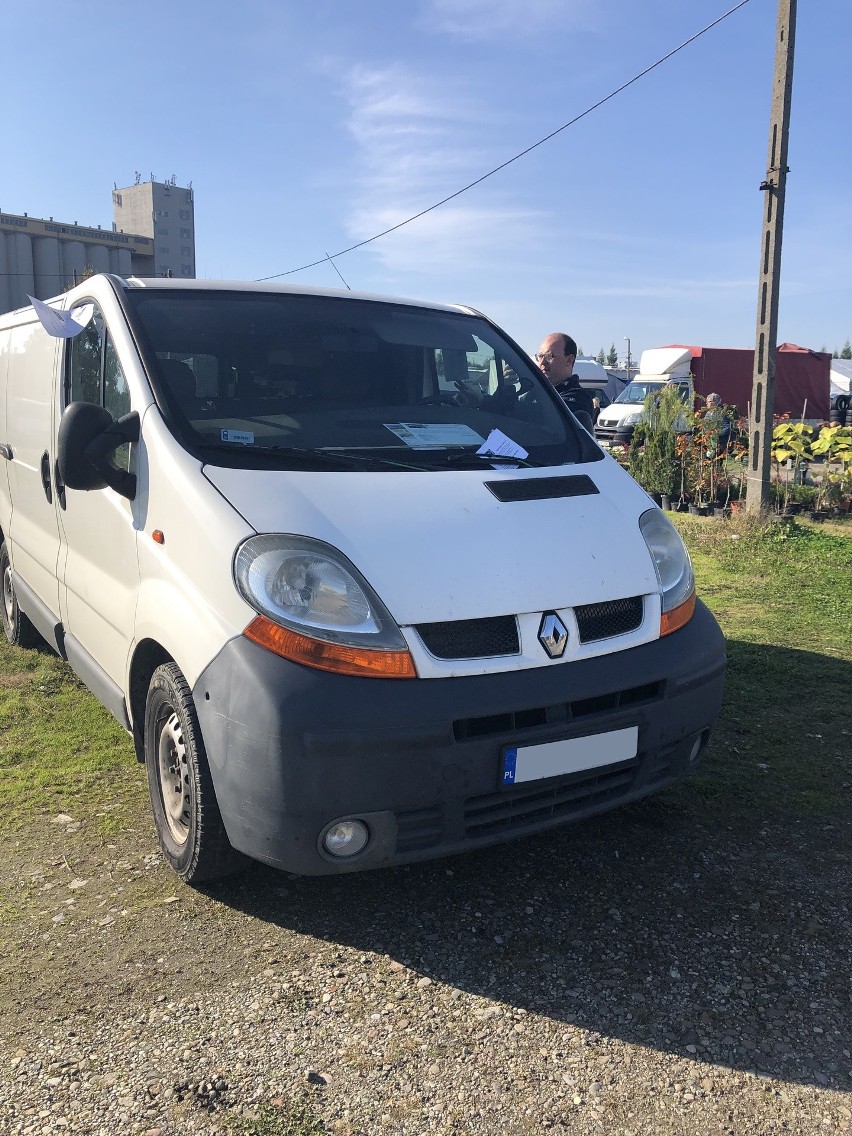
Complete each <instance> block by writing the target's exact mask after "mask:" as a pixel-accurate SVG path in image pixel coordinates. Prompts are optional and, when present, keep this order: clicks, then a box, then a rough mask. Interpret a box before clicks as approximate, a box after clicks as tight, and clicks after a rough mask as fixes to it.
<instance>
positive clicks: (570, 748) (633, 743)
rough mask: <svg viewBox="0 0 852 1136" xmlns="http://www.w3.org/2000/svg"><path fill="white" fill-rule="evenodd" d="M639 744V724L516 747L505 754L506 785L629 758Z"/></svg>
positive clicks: (576, 771) (591, 767)
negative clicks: (584, 735)
mask: <svg viewBox="0 0 852 1136" xmlns="http://www.w3.org/2000/svg"><path fill="white" fill-rule="evenodd" d="M638 745H639V727H638V726H628V727H627V728H626V729H623V730H609V731H607V733H605V734H589V735H588V736H587V737H585V738H565V739H563V740H562V741H559V742H542V743H541V744H540V745H532V746H516V747H514V748H512V749H507V750H506V751H505V752H504V754H503V784H504V785H518V784H520V782H522V781H540V780H542V778H544V777H561V776H562V775H563V774H566V773H579V772H580V771H581V770H583V769H597V768H598V767H599V766H602V765H615V764H616V763H617V762H619V761H629V760H630V758H631V757H635V756H636V752H637V749H638Z"/></svg>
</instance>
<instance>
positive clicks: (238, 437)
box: [222, 430, 254, 446]
mask: <svg viewBox="0 0 852 1136" xmlns="http://www.w3.org/2000/svg"><path fill="white" fill-rule="evenodd" d="M222 441H223V442H239V443H240V445H243V446H253V445H254V433H253V431H251V430H223V431H222Z"/></svg>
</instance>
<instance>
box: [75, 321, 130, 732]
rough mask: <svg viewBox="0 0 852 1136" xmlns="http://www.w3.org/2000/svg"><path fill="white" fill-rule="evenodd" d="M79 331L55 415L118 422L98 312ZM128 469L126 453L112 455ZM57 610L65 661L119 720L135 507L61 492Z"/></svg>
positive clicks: (119, 377)
mask: <svg viewBox="0 0 852 1136" xmlns="http://www.w3.org/2000/svg"><path fill="white" fill-rule="evenodd" d="M94 307H95V310H94V314H93V316H92V319H91V320H90V321H89V323H88V324H87V325H86V327H85V328H84V329H83V331H82V332H81V333H80V334H79V335H77V336H75V337H74V338H73V339H70V340H68V341H67V346H66V348H65V366H64V375H63V384H62V388H63V389H62V392H61V408H60V414H58V415H57V421H58V419H59V417H60V416H61V410H63V409H64V408H65V407H66V406H67V405H68V404H69V403H70V402H80V401H83V402H91V403H94V404H96V405H98V406H104V407H106V409H107V410H108V411H109V412H110V414H111V415H112V416H113V418H120V417H122V416H123V415H124V414H127V413H129V411H130V410H131V398H130V391H129V388H128V385H127V381H126V378H125V374H124V369H123V368H122V366H121V361H120V359H119V357H118V353H117V351H116V349H115V345H114V343H113V340H112V337H111V335H110V331H109V328H108V326H107V324H106V321H105V319H104V315H103V312H102V310H101V308H100V306H99V305H98V304H95V306H94ZM114 460H115V463H116V465H118V466H120V467H123V468H125V469H130V468H131V463H132V462H133V461H134V455H133V453H132V447H131V446H130V445H129V444H125V445H123V446H122V447H121V448H120V449H119V450H118V451H117V452H116V454H115V457H114ZM59 517H60V525H61V534H62V551H61V557H60V567H61V572H60V577H61V588H60V610H61V613H62V621H63V624H64V627H65V647H66V653H67V655H68V661H69V662H70V663H71V665H72V666H73V667H74V670H75V671H76V672H77V674H78V675H79V676H80V677H81V678H82V679H83V681H84V682H85V683H86V685H87V686H88V687H89V689H90V690H92V691H93V692H94V693H95V694H96V695H97V697H98V698H100V700H101V702H103V703H104V705H105V706H107V708H108V709H109V710H111V711H112V713H113V714H115V716H116V717H118V718H119V720H125V719H126V714H125V712H124V696H123V691H124V686H125V678H126V671H127V661H128V656H129V652H130V646H131V643H132V641H133V631H134V624H135V615H136V600H137V592H138V586H139V566H138V559H137V549H136V523H135V518H134V511H133V503H132V502H130V501H128V500H126V498H124V497H121V496H120V495H119V494H118V493H115V492H114V491H113V490H112V489H109V488H104V489H97V490H90V491H83V490H76V489H67V488H65V489H64V490H63V492H62V494H61V497H60V501H59Z"/></svg>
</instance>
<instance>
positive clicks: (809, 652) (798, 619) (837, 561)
mask: <svg viewBox="0 0 852 1136" xmlns="http://www.w3.org/2000/svg"><path fill="white" fill-rule="evenodd" d="M676 523H677V525H678V528H679V529H680V531H681V533H682V535H683V537H684V539H685V540H686V542H687V545H688V547H689V549H690V553H691V555H692V557H693V562H694V564H695V570H696V578H697V582H698V590H699V593H700V595H701V597H702V599H703V600H704V602H705V603H706V604H707V605H708V607H710V609H711V610H712V611H713V612H714V614H715V615H716V618H717V619H718V620H719V623H720V624H721V626H722V630H723V631H724V633H725V636H726V638H727V640H728V681H727V686H726V692H725V700H724V703H723V707H722V715H721V718H720V721H719V725H718V727H717V729H716V732H715V734H714V737H713V740H712V742H711V752H710V754H709V755H708V758H707V760H706V761H705V763H704V765H703V767H702V769H701V771H700V772H699V773H698V774H697V775H696V776H695V777H694V778H692V779H690V780H689V781H687V782H684V783H683V784H682V785H681V786H679V787H678V788H677V789H675V790H674V791H673V793H672V794H671V795H670V799H671V800H672V801H673V802H676V803H677V805H678V807H691V808H694V809H695V810H696V811H699V812H701V811H703V810H705V809H707V808H712V809H713V810H714V811H716V810H718V811H721V812H722V813H724V815H725V816H726V817H727V818H728V819H729V820H730V821H735V820H740V821H742V822H743V823H754V822H755V818H756V817H758V818H763V819H765V820H767V821H771V820H772V819H773V818H774V819H778V818H780V817H781V816H790V815H798V816H800V817H807V816H808V815H814V816H824V815H825V814H827V813H830V812H831V811H832V810H833V809H835V808H838V807H844V802H845V804H846V807H848V802H849V800H850V797H852V791H851V790H850V785H852V763H850V744H849V738H850V737H852V718H850V715H849V701H850V699H849V692H850V690H852V527H848V526H847V527H846V528H842V527H840V526H836V527H834V528H833V529H831V530H826V529H824V528H823V527H822V526H816V525H810V526H808V525H802V524H792V525H782V526H779V525H778V524H776V523H775V522H770V523H768V524H760V523H756V522H754V521H752V520H750V519H748V518H734V519H732V520H731V521H728V522H721V523H720V522H719V521H715V520H710V519H706V520H705V519H701V518H695V517H686V516H678V517H677V521H676Z"/></svg>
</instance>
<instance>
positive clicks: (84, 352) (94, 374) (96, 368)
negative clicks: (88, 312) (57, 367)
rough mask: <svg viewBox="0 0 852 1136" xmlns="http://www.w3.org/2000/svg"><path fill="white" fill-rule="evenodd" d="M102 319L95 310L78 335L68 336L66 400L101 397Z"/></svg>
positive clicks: (82, 400) (89, 399)
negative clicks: (71, 337)
mask: <svg viewBox="0 0 852 1136" xmlns="http://www.w3.org/2000/svg"><path fill="white" fill-rule="evenodd" d="M103 331H104V321H103V316H102V315H101V313H100V312H99V311H98V310H97V309H95V314H94V315H93V316H92V318H91V319H90V320H89V322H88V323H87V324H86V326H85V327H84V328H83V330H82V331H81V332H80V334H79V335H75V336H74V338H73V339H71V340H69V343H70V349H69V354H68V364H69V366H68V375H67V377H66V380H65V382H66V386H65V395H66V397H65V402H66V404H67V403H69V402H94V403H98V404H100V401H101V354H102V347H103Z"/></svg>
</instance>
